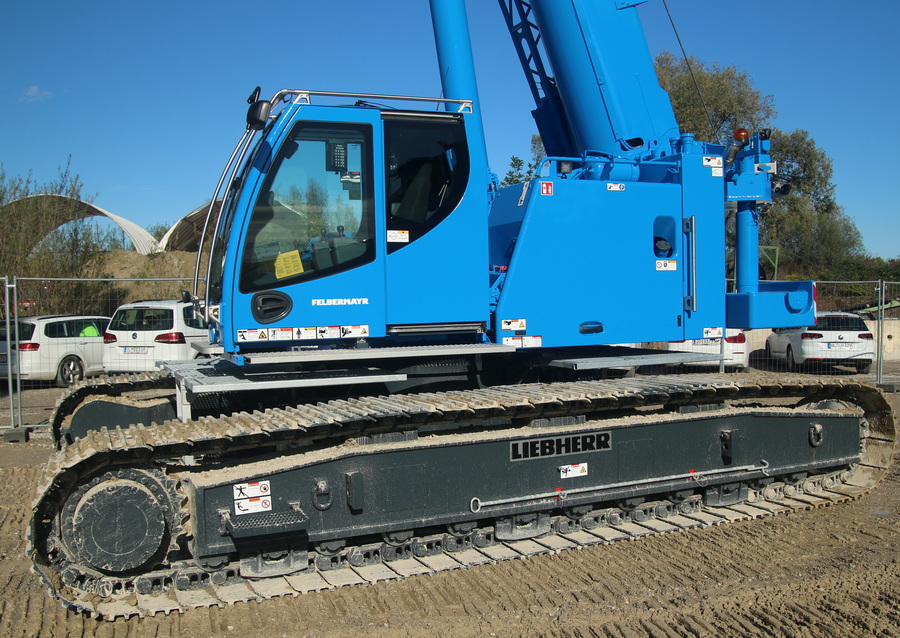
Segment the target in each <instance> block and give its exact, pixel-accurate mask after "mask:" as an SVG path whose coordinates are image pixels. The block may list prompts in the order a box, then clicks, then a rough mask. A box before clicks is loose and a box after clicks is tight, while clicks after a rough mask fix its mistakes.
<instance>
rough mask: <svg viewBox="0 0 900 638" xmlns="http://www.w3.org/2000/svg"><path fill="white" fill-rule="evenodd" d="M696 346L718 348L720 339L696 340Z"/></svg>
mask: <svg viewBox="0 0 900 638" xmlns="http://www.w3.org/2000/svg"><path fill="white" fill-rule="evenodd" d="M694 345H695V346H717V345H719V340H718V339H694Z"/></svg>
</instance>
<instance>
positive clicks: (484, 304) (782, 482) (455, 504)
mask: <svg viewBox="0 0 900 638" xmlns="http://www.w3.org/2000/svg"><path fill="white" fill-rule="evenodd" d="M637 4H640V2H639V1H635V0H531V1H530V2H529V1H526V0H500V8H501V10H502V12H503V15H504V17H505V19H506V24H507V27H508V30H509V32H510V35H511V36H512V39H513V42H514V45H515V47H516V48H517V51H518V54H519V58H520V60H521V62H522V66H523V69H524V71H525V75H526V78H527V81H528V82H529V85H530V87H531V91H532V93H533V95H534V98H535V110H534V115H535V121H536V123H537V126H538V130H539V131H540V134H541V138H542V140H543V142H544V145H545V147H546V150H547V153H548V157H547V159H546V161H545V162H544V163H543V164H542V166H541V170H540V173H539V176H538V177H536V178H535V179H532V180H529V181H528V182H526V183H524V184H520V185H516V186H510V187H507V188H498V184H497V180H496V177H495V176H494V175H493V174H492V173H491V171H490V169H489V167H488V162H487V154H486V150H485V138H484V132H483V125H482V119H481V107H480V102H479V100H478V92H477V88H476V83H475V72H474V64H473V61H472V56H471V46H470V42H469V35H468V28H467V23H466V14H465V4H464V0H431V10H432V16H433V21H434V31H435V40H436V43H437V51H438V59H439V63H440V69H439V72H440V77H441V81H442V86H443V92H442V95H441V96H440V97H433V98H427V97H407V96H390V95H360V94H353V93H325V92H316V91H305V90H282V91H279V92H278V93H276V95H275V96H274V97H273V98H272V99H269V100H263V99H260V92H259V90H257V91H255V92H254V93H253V95H252V96H251V97H250V100H249V103H250V108H249V110H248V115H247V127H246V131H245V133H244V135H243V137H242V138H241V140H240V141H239V143H238V144H237V146H236V147H235V150H234V153H233V154H232V157H231V159H230V161H229V162H228V165H227V167H226V169H225V171H224V172H223V173H222V177H221V179H220V181H219V186H218V188H217V191H216V195H215V197H214V198H213V200H212V201H213V203H212V204H211V205H210V215H209V216H208V220H207V228H206V229H205V230H204V236H206V235H207V234H209V236H210V237H211V239H210V241H209V244H208V246H207V249H208V250H207V251H206V252H208V254H209V258H208V267H207V268H205V270H204V272H203V273H201V272H200V264H201V263H202V260H201V258H200V257H198V276H197V277H196V279H195V286H194V290H193V293H192V294H191V293H187V294H186V296H187V297H188V298H193V299H194V301H195V302H196V304H197V308H198V311H200V312H203V313H204V315H205V318H206V319H207V321H208V322H209V324H210V341H209V343H205V344H197V347H198V349H200V350H201V351H202V352H204V353H206V354H209V355H210V356H211V358H209V359H203V360H197V361H188V362H164V363H163V372H160V373H158V374H150V375H143V376H133V377H121V378H113V379H103V380H99V381H98V380H90V381H86V382H84V383H82V384H80V385H78V386H76V387H75V388H73V389H72V390H71V391H70V393H69V394H68V395H67V396H66V397H64V398H63V399H62V400H61V401H60V404H59V406H58V409H57V411H56V414H55V415H54V417H53V420H52V426H53V430H54V434H55V436H56V438H57V441H58V442H59V445H60V451H59V453H58V455H57V456H56V457H54V459H53V461H52V462H51V463H50V464H49V465H48V468H47V472H46V476H45V478H44V480H43V481H42V482H41V485H40V487H39V490H38V497H37V499H36V502H35V506H34V516H33V518H32V521H31V528H30V535H29V538H30V540H31V543H32V546H31V554H32V558H33V561H34V566H35V570H36V571H37V572H38V574H40V575H41V577H42V578H43V580H44V582H45V583H46V584H47V586H48V588H49V590H50V592H51V594H52V595H54V596H57V597H59V598H60V599H62V601H63V602H64V604H66V605H67V606H69V607H71V608H74V609H76V610H79V611H83V612H85V613H89V614H93V615H99V616H103V617H106V618H116V617H119V616H130V615H145V614H153V613H156V612H158V611H165V612H166V613H168V612H169V611H171V610H172V609H179V608H185V607H192V606H211V605H223V604H227V603H233V602H236V601H246V600H260V599H262V598H269V597H272V596H280V595H296V594H297V593H298V592H306V591H311V590H317V589H325V588H331V587H334V586H336V585H340V584H353V583H369V582H376V581H378V580H383V579H389V578H405V577H407V576H410V575H414V574H418V573H427V572H434V571H440V570H442V569H451V568H453V567H460V566H475V565H478V564H481V563H484V562H489V561H494V560H501V559H503V558H509V557H514V556H521V555H525V554H534V553H541V552H550V551H558V550H560V549H564V548H567V547H575V546H581V545H588V544H592V543H601V542H608V541H609V540H611V539H615V538H631V537H637V536H643V535H646V534H650V533H655V532H659V531H673V530H677V529H684V528H690V527H697V526H702V525H708V524H712V523H717V522H726V521H729V520H732V519H733V518H735V517H736V514H737V513H740V515H741V516H754V517H755V516H762V515H767V514H771V513H773V512H777V511H783V510H785V509H790V508H795V507H804V506H808V505H810V504H815V503H817V502H822V501H824V500H826V499H827V500H829V501H839V500H842V499H846V498H851V497H854V496H856V495H858V494H859V493H861V492H863V491H865V490H867V489H869V488H870V487H871V486H872V485H874V484H875V483H876V482H877V481H878V480H879V478H880V477H881V476H883V475H884V473H885V472H886V471H887V467H888V465H889V460H890V458H891V451H892V447H893V442H894V424H893V416H892V413H891V411H890V407H889V406H888V404H887V402H886V401H885V399H884V397H883V396H882V395H881V394H880V393H879V392H878V391H877V390H876V389H875V388H871V387H868V386H865V385H864V384H842V383H829V382H824V381H821V380H812V381H811V380H805V381H803V382H802V383H801V382H790V383H788V382H779V383H774V382H773V383H768V382H765V381H761V380H758V379H757V380H754V382H753V383H747V384H744V383H741V382H739V381H736V380H735V379H733V378H730V377H724V376H705V377H681V376H676V375H671V376H660V377H652V376H642V377H633V378H612V377H613V376H615V374H614V373H613V372H612V370H615V369H618V368H621V367H623V366H634V365H640V364H641V363H649V362H653V363H656V362H659V361H660V360H661V359H660V357H665V356H666V355H665V354H664V353H660V352H658V351H651V352H649V353H648V352H646V351H643V350H640V349H633V348H623V347H621V346H618V345H616V344H623V343H640V342H653V341H667V340H681V339H686V338H695V337H704V336H708V335H711V334H721V332H718V333H717V332H716V331H721V330H722V327H723V326H730V327H738V328H757V327H765V326H788V325H807V324H809V323H811V322H812V320H813V317H814V313H815V286H814V284H813V283H812V282H790V283H785V282H760V281H759V280H758V277H757V274H758V269H757V259H758V257H757V252H758V246H757V242H758V239H757V230H756V225H757V222H758V216H759V213H760V207H762V206H764V205H765V204H766V203H767V202H769V201H770V200H771V198H772V186H771V177H772V174H773V173H774V172H775V166H774V164H773V162H772V161H771V158H770V157H769V154H768V153H769V140H768V135H767V133H766V132H765V131H761V132H758V133H755V134H753V135H751V134H749V133H748V132H746V131H743V130H740V131H738V132H737V133H736V134H735V137H734V140H733V141H732V142H730V143H728V144H712V143H705V142H700V141H698V140H696V139H695V138H694V136H693V135H691V134H690V133H689V132H681V131H679V130H678V126H677V124H676V121H675V117H674V115H673V112H672V108H671V105H670V102H669V99H668V96H667V95H666V94H665V93H664V92H663V91H662V90H661V89H660V87H659V85H658V83H657V80H656V75H655V72H654V68H653V64H652V60H651V57H650V54H649V52H648V49H647V45H646V43H645V41H644V37H643V34H642V32H641V28H640V24H639V22H638V17H637V14H636V10H635V5H637ZM435 107H438V108H437V109H436V108H435ZM523 135H524V134H523ZM729 205H731V206H733V207H734V208H736V211H737V212H736V219H737V266H736V268H737V285H736V291H735V292H733V293H727V292H726V282H725V218H726V208H727V207H728V206H729ZM201 284H203V286H202V290H201ZM788 398H793V399H794V400H795V403H796V405H795V406H794V407H790V406H791V402H788V401H786V399H788ZM825 399H827V401H825ZM769 403H771V404H772V405H777V409H768V408H767V405H768V404H769ZM811 493H815V494H818V495H823V496H817V497H816V498H815V499H813V498H812V497H809V496H807V495H808V494H811ZM826 495H827V496H826Z"/></svg>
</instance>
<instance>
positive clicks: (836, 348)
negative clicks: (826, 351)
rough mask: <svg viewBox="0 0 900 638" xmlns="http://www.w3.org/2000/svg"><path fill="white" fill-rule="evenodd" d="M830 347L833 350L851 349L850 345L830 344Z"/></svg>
mask: <svg viewBox="0 0 900 638" xmlns="http://www.w3.org/2000/svg"><path fill="white" fill-rule="evenodd" d="M828 347H829V348H830V349H832V350H846V349H848V348H850V344H849V343H829V344H828Z"/></svg>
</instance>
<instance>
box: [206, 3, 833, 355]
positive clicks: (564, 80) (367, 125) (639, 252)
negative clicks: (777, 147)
mask: <svg viewBox="0 0 900 638" xmlns="http://www.w3.org/2000/svg"><path fill="white" fill-rule="evenodd" d="M499 1H500V5H501V7H502V8H503V10H504V15H505V16H506V19H507V23H508V26H509V28H510V30H511V32H512V33H513V38H514V41H515V42H516V43H517V45H518V47H519V56H520V60H521V61H522V64H523V68H524V69H525V72H526V77H527V78H528V80H529V82H530V83H531V86H532V92H533V94H534V97H535V100H536V107H537V108H536V111H535V118H536V121H537V123H538V127H539V130H540V131H541V134H542V136H543V137H544V140H545V142H546V143H547V148H548V150H550V151H551V157H550V158H549V159H548V160H547V162H546V164H545V166H544V167H543V169H542V173H541V177H539V178H538V179H535V180H532V181H531V182H530V183H528V184H525V185H519V186H514V187H509V188H506V189H502V190H500V191H499V193H498V192H496V178H495V177H493V175H492V174H491V173H490V170H489V168H488V165H487V159H486V151H485V146H484V134H483V125H482V120H481V112H480V106H479V100H478V94H477V83H476V79H475V71H474V64H473V61H472V57H471V45H470V42H469V36H468V28H467V24H466V15H465V5H464V0H430V2H431V8H432V14H433V19H434V30H435V41H436V45H437V50H438V59H439V65H440V74H441V80H442V86H443V89H444V91H443V98H444V99H445V100H449V99H454V100H466V101H467V105H464V106H462V107H460V104H459V103H453V104H450V103H448V102H445V103H444V106H445V108H446V110H447V111H450V112H456V113H457V114H456V115H447V116H436V115H435V114H434V112H433V111H431V112H427V111H424V110H423V111H421V112H420V113H418V114H417V113H414V112H411V111H408V110H404V111H403V112H400V113H398V112H397V111H391V110H387V109H385V110H381V109H379V108H374V107H373V106H371V105H370V104H367V103H357V104H356V105H355V106H324V105H315V106H314V105H310V104H308V103H306V102H304V101H303V100H300V99H297V100H295V102H294V103H293V104H291V105H289V106H287V107H285V108H284V109H283V111H282V112H281V113H280V115H279V116H278V118H277V119H276V120H275V122H274V124H271V125H270V126H269V127H268V129H267V130H266V131H265V132H264V134H263V137H262V140H261V142H260V146H259V148H258V151H257V152H256V153H255V155H254V156H253V157H254V159H253V160H252V161H253V163H252V166H251V167H249V168H248V169H247V170H246V171H245V172H244V177H243V181H242V190H241V192H240V194H239V197H238V199H237V200H236V203H235V205H234V207H233V209H231V210H232V213H233V217H234V220H235V221H234V223H233V224H232V225H231V227H230V231H229V232H228V237H227V246H228V249H227V252H226V254H225V258H224V266H223V272H222V284H223V286H222V288H223V290H222V294H221V299H220V300H219V316H220V324H221V330H220V333H221V339H222V344H223V346H224V348H225V351H226V352H231V353H241V352H252V351H253V350H254V349H260V348H267V349H271V348H273V347H281V348H290V347H298V346H299V347H311V346H315V347H322V346H325V347H330V346H333V345H336V344H340V343H341V342H342V341H345V340H353V341H354V342H355V341H358V340H359V339H360V338H364V339H365V340H367V341H368V342H369V343H370V345H373V346H379V345H385V346H387V345H398V344H405V343H442V342H447V341H448V340H454V339H456V340H459V339H463V340H468V341H469V342H477V341H480V340H488V341H495V342H497V343H500V342H503V343H508V344H510V345H515V346H517V347H522V348H526V347H543V348H556V347H570V346H580V345H600V344H611V343H629V342H643V341H664V340H680V339H684V338H696V337H702V336H705V335H706V334H707V333H708V331H709V329H714V328H718V327H722V326H723V325H728V326H733V327H742V328H754V327H767V326H786V325H806V324H808V323H810V322H811V319H810V318H811V316H812V314H813V313H814V311H815V304H814V285H813V284H812V283H811V282H790V283H783V282H759V281H758V271H757V252H758V229H757V221H758V215H759V210H760V206H761V205H762V204H764V203H765V202H767V201H770V200H771V185H770V179H771V175H770V173H771V172H773V170H774V168H773V166H772V164H771V161H770V158H769V155H768V151H769V148H768V144H769V142H768V139H767V137H766V136H760V135H756V136H753V137H749V139H748V140H746V143H744V141H743V140H741V141H740V143H738V144H736V145H734V149H733V150H734V153H733V155H734V156H733V157H732V156H731V155H730V154H729V153H730V150H731V149H729V148H726V147H724V146H721V145H714V144H708V143H704V142H699V141H696V140H695V139H694V138H693V136H692V135H690V134H681V133H679V131H678V129H677V125H676V123H675V117H674V114H673V111H672V108H671V104H670V102H669V99H668V96H667V95H666V94H665V93H664V92H663V91H662V89H660V87H659V86H658V83H657V80H656V75H655V70H654V68H653V63H652V59H651V57H650V54H649V51H648V49H647V45H646V42H645V40H644V38H643V33H642V31H641V27H640V23H639V21H638V17H637V14H636V11H635V9H634V6H635V5H637V4H640V3H641V1H643V0H602V1H601V0H592V1H588V0H552V1H550V0H530V1H529V0H499ZM543 55H546V59H543V57H542V56H543ZM441 117H443V118H444V120H446V121H447V122H453V123H455V124H453V125H454V126H456V127H457V129H455V130H461V129H462V128H464V129H465V130H464V133H463V134H462V135H464V139H463V140H462V141H459V140H457V142H455V143H453V144H448V145H447V147H446V149H444V150H443V151H442V150H438V151H437V152H431V155H430V156H429V157H427V158H421V159H422V161H421V162H419V163H420V164H422V165H423V170H420V171H419V172H418V173H417V174H415V175H413V173H412V171H407V172H409V177H408V178H406V177H404V170H405V168H404V167H406V168H408V167H409V166H410V165H412V164H414V163H415V161H408V162H406V164H405V165H404V166H398V163H399V162H398V160H397V157H396V155H395V153H394V151H393V150H392V149H393V147H392V145H394V144H396V145H402V144H406V143H409V145H408V149H412V148H414V147H415V144H414V143H412V142H410V140H408V139H406V140H405V138H404V137H403V135H411V133H409V132H408V131H407V132H403V131H401V132H399V133H398V132H397V131H396V130H395V129H394V128H392V126H393V124H391V122H393V121H407V120H408V121H411V122H413V123H414V124H413V125H411V128H410V129H409V130H410V131H413V130H414V129H415V127H416V126H419V124H421V125H422V126H423V127H427V126H428V124H426V122H428V121H432V122H433V121H435V120H436V119H440V118H441ZM304 122H306V123H308V124H309V125H310V126H315V124H316V123H320V127H322V126H324V127H326V128H327V126H328V124H325V123H333V125H334V126H335V127H338V128H340V127H341V126H350V127H357V128H359V130H365V131H366V132H367V133H366V135H367V137H366V140H365V142H362V143H355V145H356V146H358V147H359V148H362V149H363V151H362V152H363V153H364V154H365V153H368V155H366V157H368V160H366V161H365V162H363V163H364V164H365V165H366V167H365V170H363V171H362V172H361V173H360V172H356V173H354V172H353V169H352V168H348V166H347V165H346V164H345V165H343V168H338V169H336V170H335V171H334V173H335V176H339V177H340V181H341V182H342V183H345V185H346V186H350V187H351V188H362V193H363V195H362V196H359V197H357V198H356V200H355V202H360V201H361V202H362V203H352V206H351V207H352V208H354V210H356V209H358V208H359V206H362V207H363V209H364V210H368V211H370V213H371V215H370V218H367V219H368V221H364V222H359V223H358V224H357V225H358V227H359V228H358V230H356V228H354V230H355V232H356V233H357V236H356V237H355V238H354V241H355V242H356V247H357V248H358V250H359V251H360V252H362V251H365V258H363V257H359V258H358V261H355V262H352V264H351V265H352V267H350V266H349V265H348V267H346V268H342V269H341V268H338V269H336V270H333V271H331V270H329V271H324V270H323V271H322V275H321V276H319V274H318V271H316V273H315V275H316V276H308V275H309V274H310V271H309V268H311V266H309V263H310V261H309V256H310V254H311V252H310V251H311V249H309V248H307V250H306V251H305V252H304V251H303V248H302V246H301V244H305V243H306V241H307V240H308V239H309V236H308V235H306V234H303V236H298V237H297V238H296V241H295V243H296V244H297V249H296V253H297V255H296V257H294V261H293V262H291V261H290V259H291V257H292V255H293V251H292V250H291V249H290V246H288V247H287V248H285V243H284V242H283V241H280V240H282V239H284V238H279V241H276V242H272V245H276V244H277V246H276V248H273V249H272V251H273V255H272V256H271V257H272V259H270V261H275V262H276V265H275V266H274V267H273V268H274V269H275V272H274V274H267V275H264V276H260V277H261V278H258V279H252V277H250V278H248V277H249V276H248V274H247V272H245V270H247V266H246V263H247V262H249V261H253V260H254V259H255V262H254V263H256V262H261V261H265V260H266V259H267V258H268V257H267V256H266V255H265V254H264V253H265V251H266V250H267V248H266V246H265V245H264V246H262V247H260V245H259V242H257V243H256V244H254V236H255V235H254V233H258V232H259V231H258V230H256V229H253V228H252V227H251V226H252V224H251V214H252V211H254V208H257V209H258V208H259V207H260V206H261V205H262V206H265V205H267V203H266V198H265V197H264V196H263V194H264V193H266V192H268V191H267V190H266V189H269V188H271V182H272V177H271V176H270V175H269V172H270V171H271V170H273V169H272V165H273V162H274V164H276V165H277V164H278V163H279V162H281V161H282V158H283V157H287V156H289V155H290V154H291V153H293V152H294V151H293V150H292V148H293V147H292V146H291V145H292V144H296V142H294V141H293V139H294V138H295V137H296V135H295V134H294V133H292V131H296V130H298V128H297V127H303V126H307V124H303V123H304ZM343 123H346V124H343ZM341 130H343V129H341ZM354 130H356V129H354ZM423 130H424V129H423ZM404 140H405V141H404ZM398 148H399V146H398ZM345 152H346V151H345ZM409 152H410V153H412V151H411V150H410V151H409ZM413 154H414V153H413ZM406 159H407V160H416V159H417V158H415V157H412V158H406ZM366 162H367V163H366ZM426 165H427V166H426ZM440 171H444V172H445V173H447V174H448V175H450V176H452V179H451V177H448V178H447V179H448V181H447V185H448V186H447V188H441V189H440V192H437V190H436V189H434V188H432V190H431V191H430V192H429V191H428V188H427V184H432V185H434V184H436V183H438V182H436V181H435V180H436V179H437V178H435V177H433V176H434V175H435V174H437V173H439V172H440ZM360 175H361V176H360ZM335 179H337V177H335ZM401 180H405V181H404V183H403V186H402V188H400V187H398V186H396V184H397V183H399V182H400V181H401ZM428 180H431V181H430V182H429V181H428ZM453 180H456V181H455V182H454V181H453ZM460 180H465V183H464V185H463V186H462V190H461V191H459V192H458V193H457V197H456V198H455V199H453V198H452V197H453V196H452V193H448V192H447V191H452V190H453V189H454V188H456V189H457V190H458V189H459V188H460V186H459V184H460ZM354 184H355V185H354ZM422 184H426V186H424V187H423V186H422ZM452 184H456V186H451V185H452ZM438 185H440V184H439V183H438ZM398 189H399V190H398ZM417 189H418V190H421V191H422V192H421V195H422V197H420V198H419V199H420V200H421V203H419V204H417V205H418V206H419V207H420V208H421V209H422V211H420V212H421V215H420V217H421V218H422V219H421V220H418V221H417V220H416V215H419V213H415V212H414V213H412V214H410V213H403V212H402V209H403V207H405V206H407V204H409V202H410V201H412V199H413V198H412V197H410V198H408V199H406V200H404V201H400V200H399V199H398V198H397V197H395V195H396V194H397V193H401V194H403V193H412V194H415V193H416V191H417ZM279 196H282V195H279ZM429 198H430V199H431V200H432V204H426V203H425V202H427V201H428V200H429ZM435 199H439V200H440V202H438V203H434V202H433V200H435ZM726 201H732V202H736V204H737V207H738V212H737V233H738V246H737V250H738V259H737V271H738V282H737V292H736V293H732V294H728V295H726V292H725V279H724V273H725V263H724V262H725V203H726ZM442 202H443V203H442ZM447 202H450V204H447ZM441 206H443V208H444V209H447V206H451V208H450V209H448V210H444V212H443V213H441V214H440V215H437V216H435V217H434V220H433V221H428V219H429V217H428V216H429V215H431V214H432V213H433V212H434V210H427V211H426V210H425V209H428V208H429V207H430V209H435V208H441ZM366 207H368V208H366ZM451 210H452V212H450V211H451ZM294 212H295V213H296V214H298V215H306V216H308V217H310V219H312V218H313V217H312V216H311V213H310V212H309V211H303V210H296V211H294ZM404 214H406V215H407V218H404V217H403V215H404ZM226 217H227V215H226ZM407 222H409V224H407V225H406V226H404V225H403V224H405V223H407ZM414 222H415V223H414ZM310 223H312V222H310ZM312 230H313V229H310V230H309V234H310V235H312V234H313V233H312ZM309 242H310V245H312V243H313V240H312V239H309ZM332 243H334V240H332ZM251 251H256V253H257V254H256V256H255V257H254V255H253V254H252V252H251ZM276 253H277V259H275V254H276ZM301 258H302V260H303V263H302V265H293V266H285V263H294V264H300V262H301ZM242 263H244V264H245V265H244V266H243V269H244V270H242V265H241V264H242ZM279 268H280V270H278V269H279ZM285 268H288V270H287V271H285ZM291 268H293V270H291ZM285 273H286V274H285ZM326 275H327V276H326ZM242 277H243V278H244V279H243V280H242ZM248 282H249V283H248ZM214 283H215V282H214ZM267 287H271V288H272V290H273V291H275V292H277V293H279V294H281V293H283V295H284V296H285V298H286V299H288V300H289V302H290V303H289V304H288V305H289V308H287V309H286V310H285V311H284V312H283V313H282V314H281V315H279V316H277V317H276V318H275V319H265V320H261V319H260V317H264V316H265V313H262V314H261V313H260V311H259V309H258V308H257V309H256V310H254V304H257V305H258V303H259V296H260V293H264V294H263V296H265V295H266V294H268V292H269V291H268V289H267ZM460 325H467V326H479V325H480V326H483V328H484V330H483V331H477V330H476V331H471V330H470V331H469V332H468V333H467V336H464V337H459V336H458V334H459V330H458V327H459V326H460ZM421 326H428V329H425V330H419V331H417V330H416V327H421ZM411 329H412V330H411ZM410 330H411V331H410ZM282 339H283V340H282Z"/></svg>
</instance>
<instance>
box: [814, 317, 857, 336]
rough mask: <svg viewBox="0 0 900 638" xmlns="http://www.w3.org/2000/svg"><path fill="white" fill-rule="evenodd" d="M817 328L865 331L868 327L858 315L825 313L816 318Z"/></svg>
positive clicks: (836, 330)
mask: <svg viewBox="0 0 900 638" xmlns="http://www.w3.org/2000/svg"><path fill="white" fill-rule="evenodd" d="M816 328H817V329H818V330H833V331H835V332H838V331H840V332H856V331H859V330H862V331H866V330H868V329H869V328H868V327H867V326H866V322H865V321H863V320H862V318H860V317H855V316H846V315H825V316H823V317H819V318H818V319H817V320H816Z"/></svg>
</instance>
